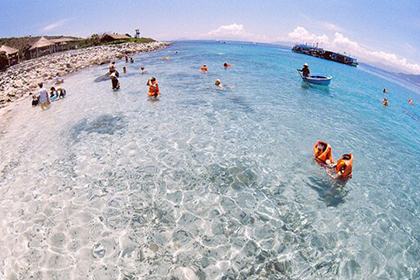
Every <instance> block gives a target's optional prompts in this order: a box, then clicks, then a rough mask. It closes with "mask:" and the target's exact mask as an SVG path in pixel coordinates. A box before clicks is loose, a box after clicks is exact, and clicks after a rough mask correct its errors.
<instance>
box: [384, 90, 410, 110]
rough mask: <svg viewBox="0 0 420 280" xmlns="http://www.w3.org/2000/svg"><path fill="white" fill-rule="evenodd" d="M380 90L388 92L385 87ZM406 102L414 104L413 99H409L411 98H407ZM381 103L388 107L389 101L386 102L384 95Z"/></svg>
mask: <svg viewBox="0 0 420 280" xmlns="http://www.w3.org/2000/svg"><path fill="white" fill-rule="evenodd" d="M382 92H383V93H384V94H387V93H388V91H387V90H386V88H384V89H383V90H382ZM407 102H408V104H410V105H414V102H413V100H411V99H408V101H407ZM382 105H384V106H385V107H388V106H389V102H388V98H386V97H384V100H382Z"/></svg>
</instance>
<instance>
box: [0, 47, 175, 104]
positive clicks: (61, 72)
mask: <svg viewBox="0 0 420 280" xmlns="http://www.w3.org/2000/svg"><path fill="white" fill-rule="evenodd" d="M169 44H170V43H164V42H153V43H145V44H138V43H124V44H117V45H106V46H97V47H91V48H85V49H78V50H70V51H65V52H59V53H55V54H51V55H47V56H43V57H39V58H35V59H31V60H27V61H24V62H22V63H19V64H17V65H14V66H12V67H10V68H8V69H7V70H6V71H5V72H1V73H0V108H3V107H5V106H7V105H8V104H9V103H10V102H13V101H16V100H18V99H20V98H22V97H25V96H28V94H29V93H30V92H35V91H36V85H37V83H38V82H41V81H44V82H48V84H55V83H56V82H57V81H59V80H61V79H63V77H64V76H66V75H68V74H70V73H74V72H77V71H79V70H81V69H84V68H86V67H92V66H96V65H101V64H105V63H109V62H110V61H111V60H114V59H120V58H122V57H123V56H124V55H125V54H128V55H129V54H133V53H138V52H151V51H154V50H157V49H160V48H163V47H165V46H168V45H169Z"/></svg>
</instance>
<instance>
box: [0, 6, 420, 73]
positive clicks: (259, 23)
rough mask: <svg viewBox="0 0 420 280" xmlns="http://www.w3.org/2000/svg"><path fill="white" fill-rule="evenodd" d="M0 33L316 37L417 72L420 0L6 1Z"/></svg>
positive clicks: (327, 45) (363, 56)
mask: <svg viewBox="0 0 420 280" xmlns="http://www.w3.org/2000/svg"><path fill="white" fill-rule="evenodd" d="M1 7H2V9H1V10H0V37H13V36H15V37H18V36H25V35H33V36H35V35H61V34H64V35H74V36H82V37H86V36H90V35H91V34H92V33H103V32H119V33H131V34H132V33H134V29H135V28H139V29H140V31H141V34H142V35H143V36H147V37H153V38H156V39H159V40H175V39H234V40H251V41H262V42H284V43H285V44H293V43H296V42H299V43H303V42H308V43H310V42H318V43H320V44H321V46H323V47H325V48H328V49H333V50H336V51H341V52H347V53H350V54H352V55H354V56H356V57H357V58H358V59H359V61H363V62H367V63H371V64H374V65H382V66H383V67H384V68H388V69H391V70H397V69H398V70H399V71H405V72H410V73H416V74H420V49H419V46H420V1H418V0H394V1H389V0H382V1H377V0H364V1H361V0H346V1H344V0H323V1H315V0H311V1H310V0H301V1H292V0H284V1H281V0H260V1H257V0H255V1H249V0H242V1H233V0H232V1H231V0H224V1H219V0H212V1H204V0H194V1H193V0H186V1H182V0H178V1H175V0H173V1H169V0H162V1H158V0H155V1H134V0H125V1H115V0H114V1H108V0H102V1H97V0H83V1H80V0H74V1H72V0H69V1H61V0H46V1H33V0H32V1H28V0H23V1H19V0H13V1H12V0H3V1H2V3H1Z"/></svg>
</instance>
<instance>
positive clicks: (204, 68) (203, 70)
mask: <svg viewBox="0 0 420 280" xmlns="http://www.w3.org/2000/svg"><path fill="white" fill-rule="evenodd" d="M200 70H201V72H203V73H205V72H207V65H205V64H204V65H203V66H202V67H201V68H200Z"/></svg>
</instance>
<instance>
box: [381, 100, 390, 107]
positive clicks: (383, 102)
mask: <svg viewBox="0 0 420 280" xmlns="http://www.w3.org/2000/svg"><path fill="white" fill-rule="evenodd" d="M382 104H383V105H384V106H385V107H388V105H389V103H388V99H386V98H384V100H382Z"/></svg>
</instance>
